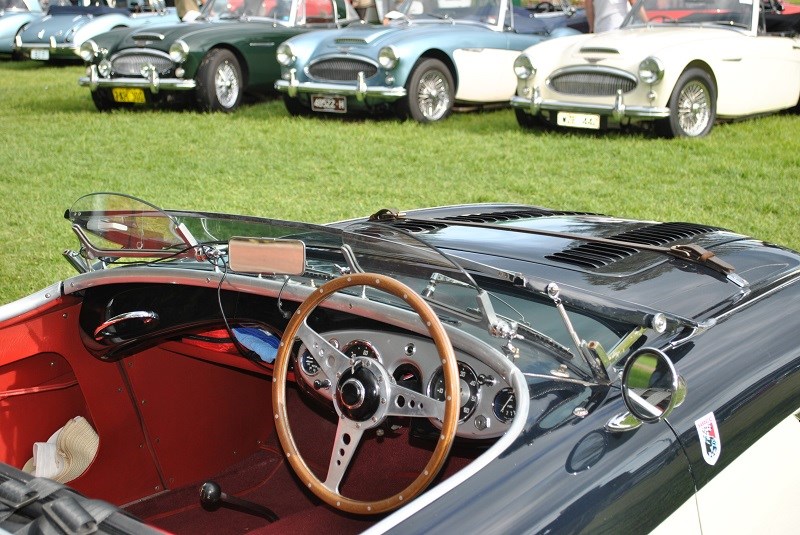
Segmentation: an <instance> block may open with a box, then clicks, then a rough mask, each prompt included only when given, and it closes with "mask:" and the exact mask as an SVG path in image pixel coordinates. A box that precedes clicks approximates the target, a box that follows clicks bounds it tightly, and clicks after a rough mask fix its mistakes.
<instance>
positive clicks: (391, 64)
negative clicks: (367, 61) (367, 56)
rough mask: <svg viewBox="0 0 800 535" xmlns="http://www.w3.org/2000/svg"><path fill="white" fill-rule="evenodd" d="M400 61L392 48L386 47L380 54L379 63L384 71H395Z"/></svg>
mask: <svg viewBox="0 0 800 535" xmlns="http://www.w3.org/2000/svg"><path fill="white" fill-rule="evenodd" d="M398 61H399V58H398V57H397V53H396V52H395V50H394V48H392V47H390V46H385V47H383V48H381V50H380V52H378V63H380V64H381V67H383V68H384V69H394V68H395V67H396V66H397V62H398Z"/></svg>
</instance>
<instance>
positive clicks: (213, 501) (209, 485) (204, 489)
mask: <svg viewBox="0 0 800 535" xmlns="http://www.w3.org/2000/svg"><path fill="white" fill-rule="evenodd" d="M224 497H225V493H224V492H222V489H221V488H220V486H219V485H218V484H217V483H215V482H214V481H206V482H205V483H203V484H202V485H201V486H200V503H201V504H203V505H204V506H206V507H216V506H218V505H219V503H220V502H221V501H222V500H223V499H224Z"/></svg>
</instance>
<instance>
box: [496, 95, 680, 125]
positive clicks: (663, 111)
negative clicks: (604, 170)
mask: <svg viewBox="0 0 800 535" xmlns="http://www.w3.org/2000/svg"><path fill="white" fill-rule="evenodd" d="M511 107H512V108H518V109H521V110H525V111H527V112H530V113H531V114H533V115H537V114H538V113H539V112H540V111H545V110H547V111H550V110H552V111H572V112H578V113H596V114H598V115H604V116H608V117H613V118H614V119H615V120H620V119H622V118H626V117H627V118H633V119H661V118H664V117H669V108H658V107H654V106H627V105H626V104H625V99H624V98H623V95H622V91H619V92H617V96H616V97H615V98H614V104H611V105H608V104H588V103H584V102H565V101H561V100H545V99H543V98H542V97H541V95H540V94H539V90H538V89H534V90H533V97H531V98H527V97H520V96H519V95H514V96H513V97H511Z"/></svg>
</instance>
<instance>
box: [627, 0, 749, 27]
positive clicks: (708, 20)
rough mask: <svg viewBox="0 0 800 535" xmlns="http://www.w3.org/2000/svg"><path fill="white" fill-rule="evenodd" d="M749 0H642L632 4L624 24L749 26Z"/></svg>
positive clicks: (636, 25)
mask: <svg viewBox="0 0 800 535" xmlns="http://www.w3.org/2000/svg"><path fill="white" fill-rule="evenodd" d="M752 16H753V4H752V1H747V0H745V1H741V2H740V1H739V0H699V1H698V0H644V1H642V2H639V3H637V4H636V6H634V8H633V9H632V10H631V12H630V13H629V14H628V17H627V19H626V20H625V22H624V23H623V27H640V26H644V25H648V26H654V25H665V26H666V25H669V26H674V25H678V24H680V25H713V26H729V27H733V28H750V26H751V22H752Z"/></svg>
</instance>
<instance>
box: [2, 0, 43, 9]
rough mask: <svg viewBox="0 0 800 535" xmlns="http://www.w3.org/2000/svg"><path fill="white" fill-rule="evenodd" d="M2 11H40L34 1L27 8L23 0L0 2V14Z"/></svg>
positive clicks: (3, 0)
mask: <svg viewBox="0 0 800 535" xmlns="http://www.w3.org/2000/svg"><path fill="white" fill-rule="evenodd" d="M3 11H41V8H40V7H39V4H38V3H37V2H35V1H31V2H30V7H29V6H28V5H27V4H26V2H25V0H0V12H3Z"/></svg>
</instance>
